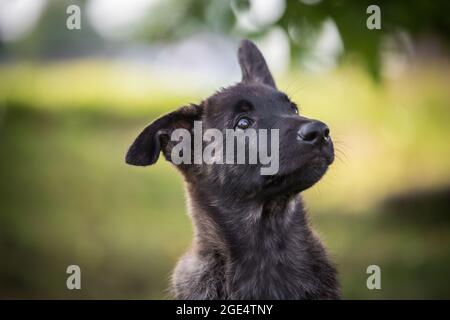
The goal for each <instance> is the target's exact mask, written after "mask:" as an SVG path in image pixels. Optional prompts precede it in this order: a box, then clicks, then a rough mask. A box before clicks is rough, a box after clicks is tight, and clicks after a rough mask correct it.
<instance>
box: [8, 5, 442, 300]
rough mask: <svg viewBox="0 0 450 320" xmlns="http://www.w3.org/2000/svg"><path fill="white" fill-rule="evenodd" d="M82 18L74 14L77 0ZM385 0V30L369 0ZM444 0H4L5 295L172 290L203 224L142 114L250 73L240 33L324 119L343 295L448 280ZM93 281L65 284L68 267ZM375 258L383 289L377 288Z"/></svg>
mask: <svg viewBox="0 0 450 320" xmlns="http://www.w3.org/2000/svg"><path fill="white" fill-rule="evenodd" d="M71 4H76V5H78V6H79V7H80V9H81V30H68V29H67V28H66V19H67V18H68V16H69V15H68V14H67V13H66V9H67V6H68V5H71ZM370 4H377V5H379V7H380V8H381V26H382V29H381V30H369V29H367V27H366V20H367V18H368V17H369V14H367V13H366V9H367V7H368V6H369V5H370ZM449 14H450V6H449V2H448V1H433V2H431V1H394V0H392V1H345V0H336V1H326V0H322V1H320V0H301V1H298V0H296V1H294V0H292V1H291V0H263V1H258V0H252V1H244V0H241V1H224V0H212V1H206V0H203V1H202V0H197V1H192V0H186V1H174V0H168V1H167V0H129V1H120V0H114V1H113V0H86V1H75V0H74V1H64V0H61V1H56V0H55V1H53V0H0V298H69V299H71V298H73V299H78V298H89V299H90V298H125V299H154V298H157V299H165V298H169V296H168V294H167V292H166V288H167V284H168V279H169V275H170V272H171V270H172V268H173V267H174V265H175V262H176V260H177V258H178V257H179V256H180V255H181V254H182V253H183V252H184V251H185V250H186V249H187V248H188V247H189V245H190V241H191V237H192V230H191V225H190V222H189V219H188V217H187V215H186V213H185V200H184V195H183V184H182V180H181V179H180V177H179V176H178V175H177V173H176V172H175V170H174V169H173V168H171V167H170V166H169V164H167V163H165V162H164V161H159V162H158V163H157V164H156V165H155V166H153V167H146V168H136V167H131V166H126V165H125V163H124V154H125V152H126V150H127V148H128V146H129V144H130V143H131V142H132V140H133V139H134V138H135V136H136V135H137V134H138V133H139V132H140V130H141V128H142V127H143V126H145V125H146V124H147V123H149V122H150V121H152V120H153V119H155V118H156V117H158V115H160V114H162V113H164V112H166V111H168V110H172V109H174V108H176V107H178V106H181V105H184V104H187V103H189V102H194V103H195V102H199V101H200V100H201V99H203V98H205V97H207V96H209V95H210V94H212V93H213V92H214V91H215V90H216V89H217V88H219V87H221V86H226V85H228V84H231V83H233V82H237V81H239V80H240V72H239V67H238V64H237V59H236V50H237V47H238V43H239V40H240V39H241V38H250V39H252V40H254V41H255V42H256V43H257V44H258V45H259V46H260V48H261V50H262V51H263V53H264V54H265V56H266V58H267V60H268V63H269V65H270V67H271V69H272V71H273V73H274V75H275V79H276V81H277V83H278V86H279V88H280V89H282V90H284V91H286V92H287V93H288V94H289V95H290V96H291V98H292V99H293V100H294V101H296V102H297V103H298V104H299V106H300V112H301V113H303V114H305V115H306V116H309V117H313V118H319V119H321V120H323V121H325V122H326V123H328V124H329V126H330V128H331V132H332V136H333V139H334V140H335V143H336V147H337V160H336V161H335V163H334V164H333V166H332V167H331V169H330V171H329V173H328V174H327V175H326V177H325V178H324V179H323V180H322V181H321V182H320V183H318V184H317V185H316V186H314V187H313V188H312V189H310V190H308V191H306V192H304V197H305V198H306V200H305V201H306V203H307V206H308V209H309V211H310V217H311V220H312V223H313V225H314V227H315V229H316V230H317V231H318V233H319V234H320V235H321V237H322V239H323V241H324V242H325V244H326V246H327V247H328V248H329V251H330V254H331V256H332V259H333V260H334V261H335V262H336V264H337V266H338V269H339V277H340V280H341V283H342V289H343V295H344V297H345V298H349V299H350V298H356V299H380V298H394V299H405V298H450V217H449V208H450V204H449V196H450V150H449V138H450V129H449V120H450V90H449V89H450V86H449V84H450V81H449V80H450V72H449V71H450V64H449V57H450V56H449V46H448V44H449V41H450V21H449V18H448V16H449ZM71 264H76V265H79V266H80V267H81V270H82V290H73V291H69V290H67V288H66V278H67V276H68V275H67V274H66V268H67V266H68V265H71ZM372 264H375V265H379V266H380V268H381V272H382V289H381V290H368V289H367V287H366V279H367V277H368V275H367V274H366V268H367V267H368V266H369V265H372Z"/></svg>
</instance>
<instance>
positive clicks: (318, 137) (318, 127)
mask: <svg viewBox="0 0 450 320" xmlns="http://www.w3.org/2000/svg"><path fill="white" fill-rule="evenodd" d="M297 139H299V140H300V141H303V142H307V143H310V144H319V143H322V142H328V141H329V140H330V129H329V128H328V126H327V125H326V124H325V123H323V122H320V121H311V122H308V123H306V124H304V125H302V126H301V127H300V129H299V130H298V132H297Z"/></svg>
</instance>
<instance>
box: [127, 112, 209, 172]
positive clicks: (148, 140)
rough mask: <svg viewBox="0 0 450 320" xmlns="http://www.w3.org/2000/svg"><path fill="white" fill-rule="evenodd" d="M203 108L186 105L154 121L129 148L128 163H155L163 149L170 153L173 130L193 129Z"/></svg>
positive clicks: (141, 164) (144, 164)
mask: <svg viewBox="0 0 450 320" xmlns="http://www.w3.org/2000/svg"><path fill="white" fill-rule="evenodd" d="M202 110H203V108H202V107H201V106H197V105H190V106H185V107H181V108H179V109H178V110H175V111H173V112H170V113H168V114H166V115H164V116H162V117H160V118H158V119H156V120H155V121H153V122H152V123H151V124H149V125H148V126H147V127H145V129H144V130H143V131H142V132H141V133H140V134H139V135H138V136H137V138H136V140H134V142H133V144H132V145H131V146H130V148H129V149H128V152H127V155H126V157H125V161H126V163H128V164H131V165H135V166H148V165H151V164H154V163H155V162H156V161H157V160H158V158H159V153H160V152H161V151H163V152H164V153H165V155H166V154H167V153H169V151H170V150H167V147H168V141H169V139H170V135H171V133H172V131H173V130H175V129H178V128H184V129H187V130H191V129H192V128H193V126H194V121H196V120H201V116H202Z"/></svg>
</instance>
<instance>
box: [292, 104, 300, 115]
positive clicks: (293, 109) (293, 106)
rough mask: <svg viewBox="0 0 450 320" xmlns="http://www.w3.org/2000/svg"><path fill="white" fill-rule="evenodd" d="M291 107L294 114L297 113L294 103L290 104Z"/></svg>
mask: <svg viewBox="0 0 450 320" xmlns="http://www.w3.org/2000/svg"><path fill="white" fill-rule="evenodd" d="M291 109H292V111H294V113H295V114H298V108H297V106H296V105H295V104H294V103H293V104H291Z"/></svg>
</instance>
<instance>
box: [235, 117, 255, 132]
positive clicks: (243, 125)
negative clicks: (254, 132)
mask: <svg viewBox="0 0 450 320" xmlns="http://www.w3.org/2000/svg"><path fill="white" fill-rule="evenodd" d="M251 125H252V121H251V120H250V119H249V118H245V117H243V118H240V119H239V120H238V122H237V123H236V126H235V129H236V128H239V129H242V130H245V129H247V128H248V127H250V126H251Z"/></svg>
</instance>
